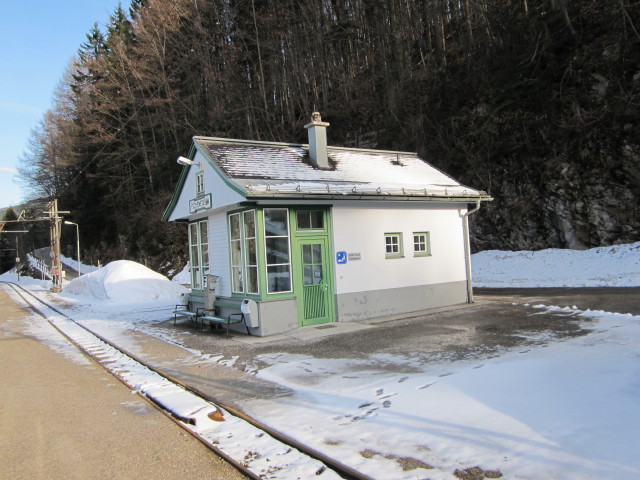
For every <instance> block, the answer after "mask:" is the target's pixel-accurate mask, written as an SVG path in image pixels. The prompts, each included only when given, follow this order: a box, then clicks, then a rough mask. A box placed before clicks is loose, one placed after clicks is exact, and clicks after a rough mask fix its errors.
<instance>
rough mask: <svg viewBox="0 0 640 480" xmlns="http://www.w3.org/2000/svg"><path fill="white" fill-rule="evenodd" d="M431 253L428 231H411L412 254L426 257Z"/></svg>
mask: <svg viewBox="0 0 640 480" xmlns="http://www.w3.org/2000/svg"><path fill="white" fill-rule="evenodd" d="M429 255H431V242H430V240H429V232H413V256H414V257H428V256H429Z"/></svg>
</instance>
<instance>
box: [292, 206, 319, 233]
mask: <svg viewBox="0 0 640 480" xmlns="http://www.w3.org/2000/svg"><path fill="white" fill-rule="evenodd" d="M296 230H297V231H303V232H304V231H324V230H325V225H324V210H318V209H309V210H306V209H305V210H302V209H300V210H296Z"/></svg>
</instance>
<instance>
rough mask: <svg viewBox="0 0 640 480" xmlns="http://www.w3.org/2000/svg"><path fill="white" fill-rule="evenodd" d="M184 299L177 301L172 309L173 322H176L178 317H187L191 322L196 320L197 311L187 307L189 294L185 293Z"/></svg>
mask: <svg viewBox="0 0 640 480" xmlns="http://www.w3.org/2000/svg"><path fill="white" fill-rule="evenodd" d="M184 298H185V299H186V303H179V304H178V305H176V306H175V307H174V309H173V312H172V313H173V324H174V325H175V324H176V320H177V319H178V317H188V318H189V320H191V321H192V322H194V321H197V318H196V317H197V316H198V311H197V310H196V311H195V312H194V311H193V310H192V309H190V308H189V301H190V296H189V295H186V296H185V297H184Z"/></svg>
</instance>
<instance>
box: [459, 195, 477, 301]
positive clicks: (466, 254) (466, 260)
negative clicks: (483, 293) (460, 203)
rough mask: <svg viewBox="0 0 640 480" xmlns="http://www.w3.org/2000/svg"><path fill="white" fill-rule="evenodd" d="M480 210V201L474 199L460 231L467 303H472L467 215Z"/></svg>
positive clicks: (464, 216)
mask: <svg viewBox="0 0 640 480" xmlns="http://www.w3.org/2000/svg"><path fill="white" fill-rule="evenodd" d="M478 210H480V199H479V198H478V199H476V206H475V207H474V208H472V209H471V210H469V211H467V213H465V214H464V215H463V216H462V218H463V219H464V220H463V222H462V229H463V232H464V264H465V268H466V270H467V303H473V285H472V278H471V241H470V240H469V215H471V214H473V213H476V212H477V211H478Z"/></svg>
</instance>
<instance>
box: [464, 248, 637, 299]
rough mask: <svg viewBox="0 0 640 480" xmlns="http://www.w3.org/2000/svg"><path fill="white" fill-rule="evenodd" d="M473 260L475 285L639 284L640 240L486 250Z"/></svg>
mask: <svg viewBox="0 0 640 480" xmlns="http://www.w3.org/2000/svg"><path fill="white" fill-rule="evenodd" d="M471 262H472V266H473V284H474V286H476V287H489V288H500V287H529V288H537V287H634V286H640V242H636V243H632V244H628V245H613V246H611V247H598V248H592V249H590V250H562V249H556V248H552V249H547V250H540V251H536V252H532V251H526V250H523V251H518V252H506V251H501V250H487V251H484V252H480V253H477V254H475V255H472V256H471Z"/></svg>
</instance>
